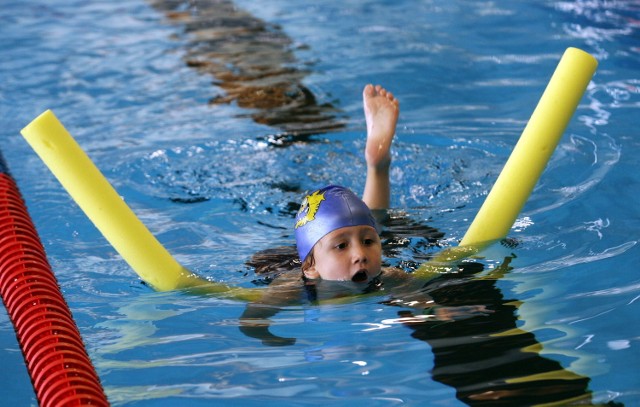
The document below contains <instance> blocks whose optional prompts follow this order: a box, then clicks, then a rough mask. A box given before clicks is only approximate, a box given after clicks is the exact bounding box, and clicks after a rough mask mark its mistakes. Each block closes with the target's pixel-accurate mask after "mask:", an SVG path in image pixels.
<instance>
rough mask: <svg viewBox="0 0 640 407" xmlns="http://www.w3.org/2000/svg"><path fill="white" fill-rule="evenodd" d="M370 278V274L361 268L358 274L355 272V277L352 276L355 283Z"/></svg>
mask: <svg viewBox="0 0 640 407" xmlns="http://www.w3.org/2000/svg"><path fill="white" fill-rule="evenodd" d="M368 279H369V276H368V275H367V272H366V271H365V270H360V271H358V272H357V273H356V274H354V275H353V277H351V281H353V282H354V283H364V282H365V281H367V280H368Z"/></svg>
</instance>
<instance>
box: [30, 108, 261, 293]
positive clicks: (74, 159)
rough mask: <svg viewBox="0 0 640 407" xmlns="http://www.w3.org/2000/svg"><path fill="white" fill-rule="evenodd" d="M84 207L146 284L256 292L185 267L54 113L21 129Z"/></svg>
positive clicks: (232, 291)
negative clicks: (115, 187) (217, 281)
mask: <svg viewBox="0 0 640 407" xmlns="http://www.w3.org/2000/svg"><path fill="white" fill-rule="evenodd" d="M21 133H22V135H23V136H24V138H25V139H26V140H27V142H28V143H29V145H31V147H32V148H33V149H34V150H35V152H36V153H37V154H38V155H39V156H40V158H41V159H42V161H44V163H45V164H46V165H47V167H49V169H50V170H51V172H52V173H53V174H54V175H55V177H56V178H57V179H58V181H60V183H61V184H62V186H63V187H64V188H65V189H66V190H67V192H68V193H69V194H70V195H71V197H72V198H73V199H74V200H75V201H76V203H77V204H78V206H80V208H81V209H82V210H83V211H84V212H85V214H86V215H87V216H88V217H89V219H90V220H91V221H92V222H93V224H94V225H95V226H96V227H97V228H98V230H99V231H100V232H101V233H102V235H103V236H104V237H105V238H106V239H107V240H108V241H109V243H110V244H111V245H112V246H113V247H114V248H115V249H116V251H118V253H120V255H121V256H122V257H123V259H124V260H125V261H126V262H127V263H128V264H129V265H130V266H131V268H132V269H133V270H134V271H135V272H136V273H137V274H138V275H139V276H140V278H142V279H143V280H144V281H146V282H147V283H149V284H150V285H151V286H153V287H154V288H155V289H156V290H160V291H165V290H174V289H182V288H191V287H200V288H202V290H203V291H204V292H212V293H227V294H228V295H229V296H231V297H236V298H239V299H252V298H255V297H256V296H257V293H254V292H253V290H249V289H239V288H230V287H228V286H226V285H224V284H219V283H213V282H210V281H208V280H206V279H203V278H200V277H198V276H196V275H195V274H193V273H192V272H191V271H189V270H187V269H186V268H185V267H183V266H182V265H180V264H179V263H178V262H177V261H176V260H175V259H174V258H173V257H172V256H171V254H169V252H168V251H167V250H166V249H165V248H164V247H163V246H162V244H160V242H159V241H158V240H157V239H156V238H155V237H154V236H153V235H152V234H151V232H149V230H148V229H147V227H146V226H145V225H144V224H143V223H142V221H141V220H140V219H139V218H138V217H137V216H136V215H135V214H134V213H133V211H132V210H131V209H130V208H129V206H128V205H127V204H126V203H125V202H124V200H123V199H122V198H121V197H120V195H118V193H117V192H116V190H115V189H114V188H113V186H111V184H110V183H109V181H107V179H106V178H105V177H104V176H103V175H102V173H101V172H100V170H99V169H98V168H97V167H96V166H95V164H94V163H93V162H92V161H91V159H90V158H89V157H88V156H87V154H86V153H85V152H84V151H83V150H82V148H81V147H80V146H79V145H78V143H77V142H76V141H75V140H74V139H73V137H72V136H71V135H70V134H69V132H68V131H67V130H66V129H65V128H64V126H63V125H62V123H60V121H59V120H58V118H57V117H56V116H55V115H54V114H53V112H52V111H51V110H47V111H46V112H44V113H42V114H41V115H40V116H38V117H37V118H36V119H34V120H33V121H32V122H31V123H30V124H29V125H27V126H26V127H25V128H24V129H22V131H21Z"/></svg>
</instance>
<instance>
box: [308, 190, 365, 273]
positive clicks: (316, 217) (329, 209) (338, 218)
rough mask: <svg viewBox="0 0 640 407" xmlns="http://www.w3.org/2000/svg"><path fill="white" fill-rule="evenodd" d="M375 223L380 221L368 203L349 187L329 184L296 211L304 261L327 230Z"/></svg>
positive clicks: (312, 194)
mask: <svg viewBox="0 0 640 407" xmlns="http://www.w3.org/2000/svg"><path fill="white" fill-rule="evenodd" d="M362 225H364V226H371V227H372V228H374V229H376V230H377V225H376V221H375V219H374V217H373V215H372V214H371V211H370V210H369V208H368V207H367V205H366V204H365V203H364V202H363V201H362V200H361V199H360V198H358V197H357V196H356V194H354V193H353V192H351V191H350V190H348V189H347V188H344V187H340V186H337V185H329V186H327V187H324V188H322V189H319V190H317V191H314V192H312V193H311V194H309V195H307V196H305V198H304V201H302V205H301V206H300V210H299V211H298V214H297V215H296V225H295V230H296V245H297V247H298V255H299V256H300V261H304V260H305V259H306V258H307V256H308V255H309V253H310V252H311V249H313V246H314V245H315V244H316V243H317V242H318V240H320V239H322V238H323V237H324V236H325V235H326V234H328V233H330V232H333V231H334V230H336V229H340V228H344V227H347V226H362Z"/></svg>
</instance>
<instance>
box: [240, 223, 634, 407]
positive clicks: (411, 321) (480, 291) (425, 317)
mask: <svg viewBox="0 0 640 407" xmlns="http://www.w3.org/2000/svg"><path fill="white" fill-rule="evenodd" d="M386 229H387V230H386V231H385V247H384V249H383V250H384V254H385V256H389V257H394V256H395V255H396V254H397V251H398V250H399V248H400V247H401V246H403V245H404V244H405V242H412V243H411V245H412V246H414V247H413V249H412V251H415V253H414V254H417V255H418V256H419V257H420V256H422V257H424V256H426V253H427V252H430V251H432V250H433V249H434V248H435V247H437V244H438V243H437V242H438V239H439V238H441V237H442V233H440V232H439V231H437V230H436V229H434V228H431V227H429V226H426V225H421V224H419V223H417V222H414V221H412V220H410V219H407V218H406V217H402V216H395V217H393V216H392V217H391V218H390V219H388V220H387V222H386ZM511 259H512V257H507V258H506V259H505V260H504V262H503V264H502V265H501V266H499V267H497V268H496V269H495V270H492V271H491V272H490V273H488V274H487V273H482V275H481V276H479V275H480V273H481V272H483V268H484V266H483V265H482V264H480V263H473V262H465V263H461V264H460V266H459V270H458V271H457V272H455V273H451V274H443V275H441V276H439V277H437V278H434V279H432V280H430V281H428V282H427V283H426V284H424V286H423V287H422V288H421V289H418V290H417V291H407V292H403V291H402V289H392V290H391V292H390V293H389V291H388V290H387V295H389V294H391V298H388V299H385V300H384V301H382V304H385V305H388V306H396V307H400V308H401V309H400V310H399V311H398V319H397V322H400V323H402V324H404V325H405V326H406V327H408V328H409V329H410V330H411V331H412V333H411V336H412V337H413V338H415V339H418V340H421V341H424V342H426V343H428V344H429V346H430V348H431V349H432V352H433V354H434V365H433V368H432V370H431V375H432V378H433V379H434V380H436V381H438V382H440V383H443V384H446V385H448V386H451V387H452V388H454V389H455V390H456V397H457V398H458V399H459V400H460V401H462V402H464V403H465V404H467V405H470V406H531V405H547V404H550V405H590V406H591V405H595V404H594V402H593V400H592V394H591V391H590V390H589V382H590V378H588V377H585V376H581V375H578V374H576V373H574V372H572V371H569V370H567V369H565V368H564V367H563V366H562V365H561V364H560V363H559V362H558V361H556V360H553V359H551V358H548V357H546V356H543V355H541V354H540V353H539V352H538V351H539V350H541V349H542V345H541V344H540V343H539V342H538V341H537V340H536V337H535V335H533V334H532V333H530V332H526V331H523V330H521V329H519V328H518V318H517V309H518V304H519V301H518V300H517V299H508V298H505V297H504V296H503V294H502V292H501V290H500V289H499V288H498V287H497V285H496V282H497V281H499V280H500V279H501V278H502V277H503V276H504V275H505V274H506V273H508V272H510V271H511V270H512V267H511V266H510V262H511ZM250 265H251V266H252V267H254V269H255V270H256V272H257V273H258V274H260V273H268V274H271V275H273V273H278V270H279V272H280V273H283V274H297V275H300V273H301V271H300V270H299V266H300V264H299V262H298V261H297V259H296V252H295V248H293V247H286V248H278V249H273V250H267V251H265V252H260V253H258V254H257V255H256V256H254V258H253V259H252V261H251V262H250ZM283 274H281V275H283ZM268 280H269V279H268V278H267V279H264V280H260V282H261V283H262V284H268V283H269V281H268ZM276 281H277V280H276ZM292 281H295V280H292ZM298 282H299V284H298V288H297V289H295V288H291V287H292V286H291V285H290V286H288V287H289V288H288V291H287V288H284V291H283V292H281V294H282V296H281V297H280V298H279V299H276V300H275V301H272V300H273V298H271V300H267V301H264V302H261V303H256V304H249V305H248V306H247V308H246V310H245V312H244V314H243V315H242V317H241V328H240V329H241V331H242V332H243V333H244V334H245V335H247V336H249V337H253V338H256V339H259V340H260V341H262V343H263V344H265V345H267V346H288V345H293V344H295V343H296V338H283V337H279V336H277V335H275V334H273V333H272V332H270V330H269V326H270V322H269V318H271V317H273V316H274V315H276V314H277V313H278V312H279V311H280V308H279V303H278V301H282V304H283V305H285V304H293V303H296V301H297V303H298V304H299V303H301V302H303V303H304V302H308V303H311V304H317V302H316V300H317V298H318V297H317V295H318V293H319V291H320V290H322V289H325V288H327V287H321V286H318V287H316V286H309V285H308V283H307V284H306V285H305V284H304V283H303V282H302V280H301V279H300V278H298ZM378 283H379V282H376V284H378ZM383 284H385V282H384V276H383ZM377 287H379V285H377V286H376V287H372V286H367V287H366V288H364V289H363V291H362V293H367V292H369V293H370V292H371V290H372V289H375V288H377ZM386 288H389V287H388V286H387V287H386ZM336 292H337V291H336ZM341 295H349V293H346V291H345V293H341ZM350 295H354V293H351V294H350ZM417 303H421V304H423V305H415V304H417ZM320 306H321V305H320ZM606 405H610V406H621V405H622V404H618V403H614V402H610V403H608V404H606Z"/></svg>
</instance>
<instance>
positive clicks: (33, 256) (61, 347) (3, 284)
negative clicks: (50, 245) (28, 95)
mask: <svg viewBox="0 0 640 407" xmlns="http://www.w3.org/2000/svg"><path fill="white" fill-rule="evenodd" d="M4 167H5V164H4V162H3V160H2V156H0V296H1V297H2V301H3V302H4V304H5V307H6V308H7V313H8V314H9V318H10V319H11V322H12V323H13V326H14V328H15V331H16V335H17V337H18V343H20V348H21V349H22V354H23V355H24V358H25V363H26V366H27V370H28V372H29V375H30V376H31V381H32V384H33V387H34V390H35V393H36V397H37V398H38V402H39V403H40V406H42V407H59V406H109V402H108V400H107V397H106V396H105V394H104V390H103V389H102V386H101V384H100V379H99V378H98V375H97V373H96V371H95V368H94V367H93V364H92V363H91V359H90V358H89V355H88V354H87V351H86V349H85V347H84V344H83V342H82V338H81V337H80V332H79V331H78V327H77V326H76V324H75V321H74V320H73V316H72V314H71V311H70V310H69V307H68V305H67V303H66V301H65V300H64V297H63V296H62V293H61V292H60V288H59V287H58V283H57V280H56V278H55V276H54V274H53V272H52V271H51V267H50V265H49V262H48V260H47V257H46V255H45V252H44V248H43V247H42V243H41V241H40V238H39V237H38V233H37V231H36V229H35V227H34V226H33V222H32V221H31V218H30V217H29V214H28V212H27V210H26V207H25V205H24V201H23V200H22V196H21V195H20V191H19V190H18V187H17V185H16V184H15V182H14V181H13V178H11V176H9V175H8V174H7V173H5V171H6V170H4ZM3 170H4V171H3Z"/></svg>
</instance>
